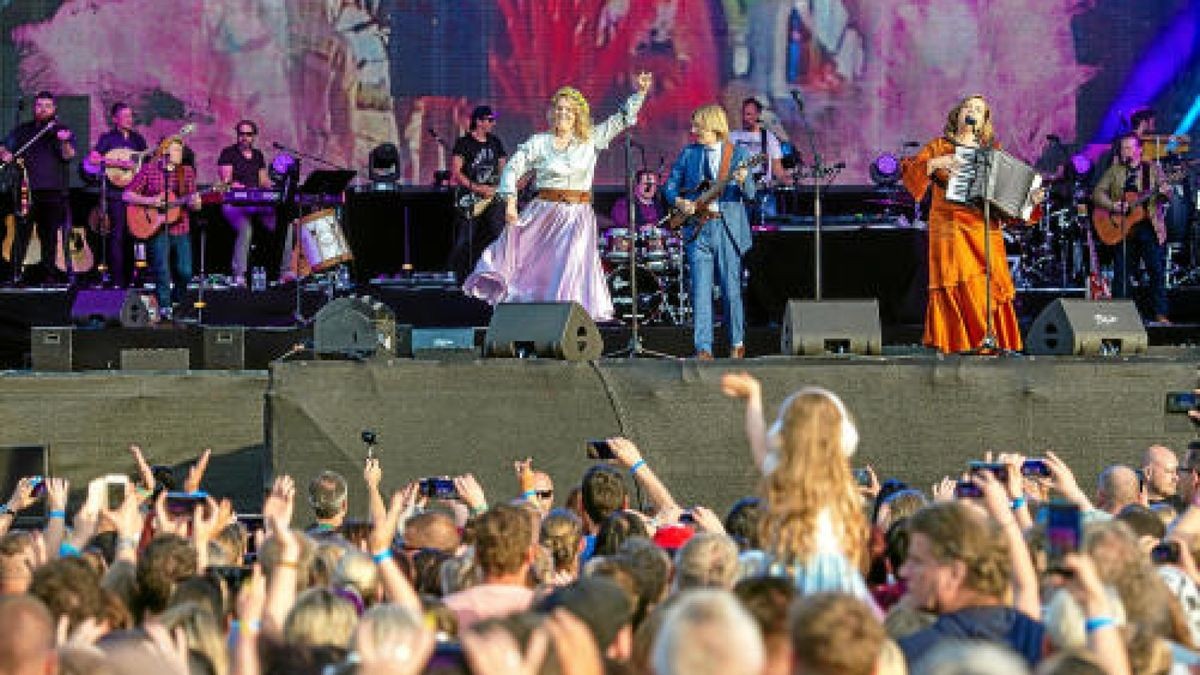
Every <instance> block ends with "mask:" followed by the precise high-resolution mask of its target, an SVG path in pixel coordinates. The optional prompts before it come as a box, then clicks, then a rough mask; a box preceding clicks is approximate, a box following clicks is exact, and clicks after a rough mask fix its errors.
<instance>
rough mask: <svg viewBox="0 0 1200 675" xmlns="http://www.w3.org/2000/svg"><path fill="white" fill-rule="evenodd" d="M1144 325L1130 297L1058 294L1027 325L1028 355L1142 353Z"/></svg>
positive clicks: (1145, 340) (1145, 344)
mask: <svg viewBox="0 0 1200 675" xmlns="http://www.w3.org/2000/svg"><path fill="white" fill-rule="evenodd" d="M1147 342H1148V340H1147V337H1146V329H1145V327H1144V326H1142V317H1141V315H1140V314H1138V311H1137V306H1136V305H1134V304H1133V301H1132V300H1084V299H1083V298H1059V299H1057V300H1055V301H1054V302H1052V303H1050V305H1049V306H1048V307H1046V309H1044V310H1042V313H1041V314H1039V315H1038V317H1037V318H1036V319H1034V320H1033V323H1032V324H1031V325H1030V326H1029V333H1028V335H1027V336H1026V338H1025V353H1027V354H1029V355H1031V356H1053V355H1060V354H1070V355H1075V356H1133V355H1135V354H1145V353H1146V346H1147Z"/></svg>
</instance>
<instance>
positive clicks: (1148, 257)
mask: <svg viewBox="0 0 1200 675" xmlns="http://www.w3.org/2000/svg"><path fill="white" fill-rule="evenodd" d="M1125 250H1127V251H1128V256H1129V260H1126V257H1125V256H1124V255H1122V253H1123V252H1124V251H1125ZM1138 260H1141V261H1142V264H1143V265H1145V266H1146V271H1147V272H1149V274H1150V306H1151V310H1152V311H1153V312H1154V316H1166V315H1167V284H1166V261H1165V260H1164V252H1163V246H1162V244H1160V243H1158V237H1157V236H1156V235H1155V234H1154V226H1153V225H1151V224H1150V223H1149V222H1142V223H1140V224H1138V225H1135V226H1134V227H1133V229H1132V230H1130V231H1129V236H1128V237H1127V239H1126V243H1125V246H1124V247H1122V246H1121V244H1117V245H1116V246H1114V247H1113V289H1112V291H1113V295H1114V296H1115V297H1118V298H1128V297H1130V295H1131V293H1130V288H1131V285H1130V283H1129V273H1130V271H1136V270H1137V263H1138Z"/></svg>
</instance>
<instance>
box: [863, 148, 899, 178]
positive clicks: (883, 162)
mask: <svg viewBox="0 0 1200 675" xmlns="http://www.w3.org/2000/svg"><path fill="white" fill-rule="evenodd" d="M870 174H871V182H872V183H874V184H875V185H876V186H879V187H884V186H887V185H895V184H896V181H898V180H900V160H899V159H897V158H896V156H895V155H893V154H892V153H890V152H885V153H883V154H881V155H879V156H878V157H876V158H875V161H873V162H871V169H870Z"/></svg>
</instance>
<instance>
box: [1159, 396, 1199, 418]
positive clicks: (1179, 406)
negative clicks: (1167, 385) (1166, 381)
mask: <svg viewBox="0 0 1200 675" xmlns="http://www.w3.org/2000/svg"><path fill="white" fill-rule="evenodd" d="M1165 408H1166V411H1167V412H1169V413H1187V412H1189V411H1192V410H1195V409H1196V392H1193V391H1168V392H1167V401H1166V405H1165Z"/></svg>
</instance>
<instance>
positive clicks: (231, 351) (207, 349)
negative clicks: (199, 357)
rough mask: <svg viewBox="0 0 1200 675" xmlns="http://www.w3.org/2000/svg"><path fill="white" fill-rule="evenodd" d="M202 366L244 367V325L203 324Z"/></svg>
mask: <svg viewBox="0 0 1200 675" xmlns="http://www.w3.org/2000/svg"><path fill="white" fill-rule="evenodd" d="M204 367H205V368H208V369H210V370H242V369H243V368H245V367H246V327H245V326H205V327H204Z"/></svg>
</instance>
